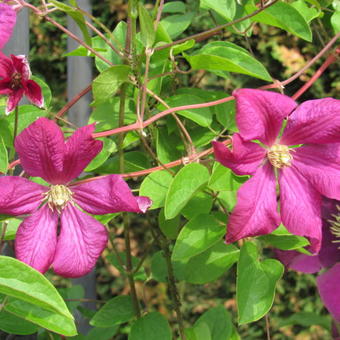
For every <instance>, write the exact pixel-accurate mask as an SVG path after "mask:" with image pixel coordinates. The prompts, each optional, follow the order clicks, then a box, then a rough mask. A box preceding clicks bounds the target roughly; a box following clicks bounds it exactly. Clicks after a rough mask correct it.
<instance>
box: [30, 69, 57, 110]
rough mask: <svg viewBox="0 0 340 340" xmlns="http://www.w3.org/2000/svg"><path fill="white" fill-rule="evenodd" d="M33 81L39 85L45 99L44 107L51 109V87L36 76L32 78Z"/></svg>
mask: <svg viewBox="0 0 340 340" xmlns="http://www.w3.org/2000/svg"><path fill="white" fill-rule="evenodd" d="M31 79H32V80H34V81H35V82H37V83H38V84H39V86H40V87H41V90H42V94H43V97H44V107H49V106H50V104H51V100H52V92H51V89H50V87H49V86H48V85H47V84H46V83H45V82H44V81H43V80H42V79H40V78H38V77H36V76H31Z"/></svg>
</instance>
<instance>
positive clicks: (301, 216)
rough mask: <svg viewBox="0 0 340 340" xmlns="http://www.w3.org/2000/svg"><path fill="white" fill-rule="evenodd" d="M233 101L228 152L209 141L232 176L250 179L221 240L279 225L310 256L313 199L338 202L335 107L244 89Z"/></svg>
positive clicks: (339, 106) (316, 223)
mask: <svg viewBox="0 0 340 340" xmlns="http://www.w3.org/2000/svg"><path fill="white" fill-rule="evenodd" d="M234 96H235V98H236V109H237V113H236V121H237V124H238V127H239V131H240V133H239V134H238V133H237V134H234V136H233V138H232V150H230V149H229V148H227V147H226V146H225V145H224V144H222V143H219V142H213V146H214V152H215V157H216V160H217V161H218V162H220V163H221V164H223V165H224V166H226V167H229V168H230V169H232V170H233V171H234V172H235V173H236V174H237V175H253V177H252V178H251V179H249V180H248V181H247V182H246V183H244V184H243V185H242V187H241V188H240V189H239V191H238V195H237V204H236V207H235V208H234V211H233V212H232V214H231V216H230V217H229V222H228V226H227V236H226V241H227V242H235V241H237V240H239V239H241V238H244V237H248V236H257V235H263V234H268V233H271V232H272V231H273V230H274V229H275V228H277V226H278V225H279V224H280V223H281V221H282V223H283V224H284V226H285V227H286V228H287V229H288V231H289V232H291V233H292V234H295V235H300V236H305V237H307V238H308V239H309V241H310V244H311V246H310V249H311V251H313V252H318V250H319V249H320V243H321V217H320V206H321V195H324V196H326V197H329V198H333V199H340V144H339V142H340V101H339V100H336V99H332V98H325V99H318V100H309V101H306V102H304V103H302V104H301V105H299V106H297V104H296V103H295V101H293V100H292V99H291V98H289V97H287V96H284V95H281V94H278V93H274V92H268V91H261V90H251V89H241V90H237V91H235V92H234ZM285 118H287V125H286V127H285V129H284V131H283V133H282V136H280V131H281V129H282V124H283V122H284V120H285ZM251 140H258V141H259V142H260V143H254V142H251ZM301 144H303V146H301V147H296V146H300V145H301ZM277 181H278V184H279V187H280V199H279V209H278V202H277V191H276V184H277Z"/></svg>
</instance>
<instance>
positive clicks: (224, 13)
mask: <svg viewBox="0 0 340 340" xmlns="http://www.w3.org/2000/svg"><path fill="white" fill-rule="evenodd" d="M200 7H202V8H204V9H208V10H209V9H212V10H214V11H215V12H216V13H218V14H219V15H220V16H221V17H222V18H224V19H225V20H227V21H231V20H232V19H233V18H234V16H235V13H236V1H235V0H200Z"/></svg>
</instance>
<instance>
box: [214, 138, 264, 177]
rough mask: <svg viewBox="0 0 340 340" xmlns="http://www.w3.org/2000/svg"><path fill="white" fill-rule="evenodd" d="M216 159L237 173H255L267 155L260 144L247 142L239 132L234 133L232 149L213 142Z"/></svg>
mask: <svg viewBox="0 0 340 340" xmlns="http://www.w3.org/2000/svg"><path fill="white" fill-rule="evenodd" d="M212 145H213V148H214V154H215V158H216V160H217V161H218V162H219V163H221V164H222V165H224V166H225V167H227V168H230V169H231V170H232V171H233V172H234V173H235V174H236V175H241V176H242V175H253V174H254V173H255V171H256V169H257V168H258V167H259V165H260V163H261V161H262V160H263V159H264V157H265V155H266V151H265V150H264V149H263V148H261V147H260V146H259V145H258V144H256V143H252V142H245V141H244V140H243V139H242V138H241V136H240V135H239V134H238V133H235V134H234V135H233V144H232V150H230V149H229V148H228V147H227V146H226V145H224V144H223V143H220V142H212Z"/></svg>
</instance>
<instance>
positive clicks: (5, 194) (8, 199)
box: [0, 176, 48, 216]
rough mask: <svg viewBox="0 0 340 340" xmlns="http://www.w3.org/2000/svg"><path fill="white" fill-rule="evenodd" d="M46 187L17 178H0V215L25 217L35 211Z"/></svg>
mask: <svg viewBox="0 0 340 340" xmlns="http://www.w3.org/2000/svg"><path fill="white" fill-rule="evenodd" d="M47 189H48V188H47V187H44V186H42V185H40V184H36V183H33V182H31V181H29V180H28V179H26V178H22V177H19V176H3V177H0V214H5V215H14V216H17V215H25V214H30V213H32V212H33V211H35V210H36V209H37V208H38V207H39V205H40V204H41V202H42V200H43V193H44V192H46V191H47Z"/></svg>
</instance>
